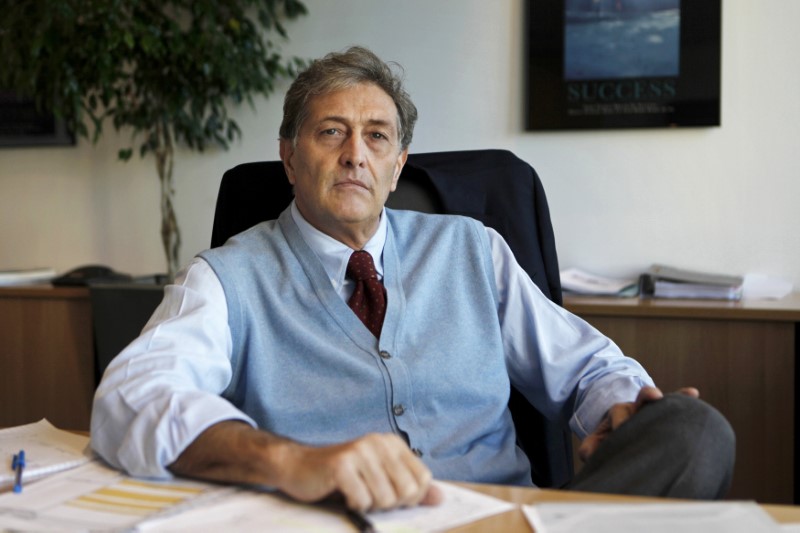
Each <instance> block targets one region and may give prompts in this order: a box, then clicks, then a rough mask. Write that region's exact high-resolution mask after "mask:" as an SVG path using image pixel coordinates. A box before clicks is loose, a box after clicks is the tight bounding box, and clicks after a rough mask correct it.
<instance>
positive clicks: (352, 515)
mask: <svg viewBox="0 0 800 533" xmlns="http://www.w3.org/2000/svg"><path fill="white" fill-rule="evenodd" d="M345 512H346V513H347V518H348V519H349V520H350V522H352V523H353V525H354V526H356V529H358V531H359V533H375V531H376V530H375V526H373V525H372V522H370V521H369V518H367V517H366V515H364V513H361V512H358V511H354V510H352V509H347V511H345Z"/></svg>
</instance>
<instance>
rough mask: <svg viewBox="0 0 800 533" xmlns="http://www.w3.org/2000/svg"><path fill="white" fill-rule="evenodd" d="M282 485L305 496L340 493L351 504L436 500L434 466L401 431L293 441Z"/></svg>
mask: <svg viewBox="0 0 800 533" xmlns="http://www.w3.org/2000/svg"><path fill="white" fill-rule="evenodd" d="M286 460H287V464H291V465H293V466H292V467H291V468H285V469H283V476H282V479H281V481H280V484H279V486H280V487H281V489H282V490H283V491H284V492H286V493H287V494H289V495H290V496H292V497H294V498H296V499H298V500H302V501H317V500H319V499H322V498H324V497H326V496H328V495H331V494H335V493H340V494H341V495H342V496H343V497H344V498H345V501H346V503H347V506H348V507H350V508H351V509H357V510H360V511H366V510H372V509H392V508H395V507H409V506H415V505H419V504H426V505H435V504H437V503H439V501H440V500H441V496H442V495H441V492H440V491H439V489H438V488H437V487H435V486H433V485H431V481H432V475H431V472H430V470H428V468H427V467H426V466H425V465H424V464H423V463H422V461H420V460H419V458H418V457H417V456H416V455H414V453H413V452H412V451H411V450H410V449H409V448H408V445H407V444H406V443H405V442H404V441H403V440H402V439H401V438H400V437H398V436H397V435H393V434H383V433H382V434H378V433H375V434H370V435H366V436H364V437H361V438H359V439H356V440H354V441H350V442H347V443H344V444H339V445H335V446H326V447H322V448H313V447H308V446H301V445H297V446H292V447H291V448H290V449H289V450H288V452H287V453H286Z"/></svg>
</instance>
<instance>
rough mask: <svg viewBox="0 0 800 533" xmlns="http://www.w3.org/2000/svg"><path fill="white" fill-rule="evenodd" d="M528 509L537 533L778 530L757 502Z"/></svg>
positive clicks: (553, 505)
mask: <svg viewBox="0 0 800 533" xmlns="http://www.w3.org/2000/svg"><path fill="white" fill-rule="evenodd" d="M522 512H523V513H524V514H525V516H526V517H527V519H528V521H529V522H530V523H531V525H532V526H533V527H534V529H535V530H536V532H537V533H574V532H586V531H591V532H592V533H641V532H642V531H646V532H647V533H675V532H676V531H680V532H681V533H723V532H724V533H752V532H754V531H758V532H759V533H770V532H772V531H774V532H776V533H778V532H780V531H781V529H780V526H779V524H778V523H777V522H775V521H774V520H773V519H772V517H771V516H770V515H769V514H767V512H766V511H764V510H763V509H761V508H760V507H759V506H758V505H757V504H756V503H755V502H687V503H622V504H619V503H540V504H536V505H523V506H522Z"/></svg>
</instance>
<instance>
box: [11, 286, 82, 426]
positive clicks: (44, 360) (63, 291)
mask: <svg viewBox="0 0 800 533" xmlns="http://www.w3.org/2000/svg"><path fill="white" fill-rule="evenodd" d="M94 380H95V376H94V349H93V346H92V323H91V307H90V303H89V292H88V290H86V289H84V288H51V287H50V286H49V285H48V286H41V287H39V286H34V287H24V288H23V287H20V288H9V287H4V288H0V427H7V426H15V425H19V424H26V423H28V422H36V421H37V420H40V419H42V418H47V419H48V420H50V422H52V423H53V424H54V425H55V426H57V427H59V428H64V429H76V430H88V429H89V415H90V412H91V403H92V395H93V394H94Z"/></svg>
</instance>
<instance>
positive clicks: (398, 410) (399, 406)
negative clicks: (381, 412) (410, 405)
mask: <svg viewBox="0 0 800 533" xmlns="http://www.w3.org/2000/svg"><path fill="white" fill-rule="evenodd" d="M392 412H393V413H394V414H395V415H396V416H402V415H403V413H405V412H406V408H405V407H403V404H402V403H398V404H397V405H395V406H394V407H392Z"/></svg>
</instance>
